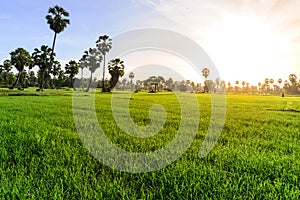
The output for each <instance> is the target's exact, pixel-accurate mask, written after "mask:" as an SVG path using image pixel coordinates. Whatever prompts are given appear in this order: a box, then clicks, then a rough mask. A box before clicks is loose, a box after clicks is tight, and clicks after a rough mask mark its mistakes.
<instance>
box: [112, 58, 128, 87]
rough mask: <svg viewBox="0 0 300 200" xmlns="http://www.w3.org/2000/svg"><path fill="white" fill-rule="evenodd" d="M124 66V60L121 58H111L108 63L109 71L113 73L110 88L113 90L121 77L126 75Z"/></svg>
mask: <svg viewBox="0 0 300 200" xmlns="http://www.w3.org/2000/svg"><path fill="white" fill-rule="evenodd" d="M124 68H125V66H124V61H122V60H121V59H120V58H116V59H114V60H111V61H110V62H109V63H108V71H109V73H110V75H111V78H110V90H112V89H113V88H114V87H115V86H116V85H117V83H118V81H119V78H120V77H122V76H123V75H124Z"/></svg>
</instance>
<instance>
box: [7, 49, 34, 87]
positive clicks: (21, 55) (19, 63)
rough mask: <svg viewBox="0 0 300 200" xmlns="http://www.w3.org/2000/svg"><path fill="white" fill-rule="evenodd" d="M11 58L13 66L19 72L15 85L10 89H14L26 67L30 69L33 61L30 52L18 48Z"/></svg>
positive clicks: (11, 54)
mask: <svg viewBox="0 0 300 200" xmlns="http://www.w3.org/2000/svg"><path fill="white" fill-rule="evenodd" d="M10 56H11V58H10V60H11V64H12V65H13V66H15V68H16V69H17V70H18V71H19V73H18V76H17V78H16V80H15V82H14V84H13V85H12V86H10V87H9V89H14V88H15V87H16V85H17V83H18V82H19V79H20V77H21V73H22V71H24V69H25V67H28V66H29V65H30V64H31V62H32V59H31V56H30V54H29V52H28V51H26V50H25V49H23V48H18V49H16V50H15V51H13V52H11V53H10Z"/></svg>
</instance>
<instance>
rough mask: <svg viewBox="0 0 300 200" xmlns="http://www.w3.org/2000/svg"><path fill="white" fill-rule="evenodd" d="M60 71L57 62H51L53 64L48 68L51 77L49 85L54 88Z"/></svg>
mask: <svg viewBox="0 0 300 200" xmlns="http://www.w3.org/2000/svg"><path fill="white" fill-rule="evenodd" d="M60 70H61V64H60V62H58V61H57V60H55V61H53V64H52V66H51V68H50V73H51V74H52V75H53V79H52V81H51V82H52V83H51V85H52V86H54V87H57V79H56V77H57V76H58V73H59V71H60Z"/></svg>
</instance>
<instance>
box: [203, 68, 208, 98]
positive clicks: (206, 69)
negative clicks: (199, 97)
mask: <svg viewBox="0 0 300 200" xmlns="http://www.w3.org/2000/svg"><path fill="white" fill-rule="evenodd" d="M202 75H203V76H204V78H205V80H204V92H209V89H208V86H207V85H208V84H207V80H206V78H207V77H208V76H209V69H208V68H206V67H205V68H204V69H202Z"/></svg>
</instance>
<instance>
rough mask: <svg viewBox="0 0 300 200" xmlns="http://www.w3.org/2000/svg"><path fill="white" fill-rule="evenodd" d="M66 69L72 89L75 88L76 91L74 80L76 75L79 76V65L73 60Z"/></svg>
mask: <svg viewBox="0 0 300 200" xmlns="http://www.w3.org/2000/svg"><path fill="white" fill-rule="evenodd" d="M65 69H66V72H65V74H69V78H70V81H71V85H70V88H71V87H73V89H74V90H76V89H75V86H74V78H75V76H76V74H78V72H79V65H78V63H77V62H76V61H75V60H71V61H70V62H69V63H68V64H66V67H65Z"/></svg>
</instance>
